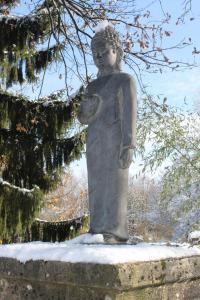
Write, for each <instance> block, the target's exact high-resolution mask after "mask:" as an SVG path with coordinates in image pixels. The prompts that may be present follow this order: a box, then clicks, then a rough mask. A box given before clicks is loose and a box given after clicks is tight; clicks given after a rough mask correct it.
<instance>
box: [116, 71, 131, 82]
mask: <svg viewBox="0 0 200 300" xmlns="http://www.w3.org/2000/svg"><path fill="white" fill-rule="evenodd" d="M118 76H119V79H120V80H123V81H125V82H126V81H133V82H135V80H134V78H133V76H131V75H130V74H128V73H124V72H120V73H119V74H118Z"/></svg>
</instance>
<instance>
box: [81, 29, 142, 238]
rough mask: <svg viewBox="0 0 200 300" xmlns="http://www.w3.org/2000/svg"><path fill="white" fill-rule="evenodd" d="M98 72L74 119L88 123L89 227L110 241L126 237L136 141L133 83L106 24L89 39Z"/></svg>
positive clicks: (116, 40)
mask: <svg viewBox="0 0 200 300" xmlns="http://www.w3.org/2000/svg"><path fill="white" fill-rule="evenodd" d="M91 48H92V53H93V59H94V62H95V65H96V66H97V68H98V70H99V72H98V77H97V79H95V80H93V81H92V82H91V83H89V84H88V86H87V89H86V93H85V95H84V99H83V100H82V101H81V104H80V109H79V113H78V119H79V121H80V122H81V123H82V124H88V128H87V143H86V157H87V170H88V190H89V210H90V231H89V232H90V233H92V234H97V233H102V234H103V236H104V241H105V242H108V243H118V242H126V241H127V240H128V230H127V190H128V173H129V166H130V164H131V161H132V154H133V148H134V147H135V145H136V115H137V112H136V106H137V99H136V87H135V83H134V80H133V78H132V77H131V76H130V75H129V74H126V73H122V72H121V61H122V57H123V50H122V44H121V41H120V39H119V35H118V33H117V32H116V31H115V30H114V28H113V27H112V26H110V25H108V26H107V27H106V28H105V29H103V30H100V31H99V32H97V33H96V34H95V35H94V37H93V39H92V43H91Z"/></svg>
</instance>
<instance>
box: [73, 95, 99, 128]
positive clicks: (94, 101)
mask: <svg viewBox="0 0 200 300" xmlns="http://www.w3.org/2000/svg"><path fill="white" fill-rule="evenodd" d="M101 103H102V100H101V98H100V97H99V96H98V95H97V94H85V95H84V96H83V99H82V101H81V103H80V108H79V113H78V118H79V120H80V121H81V123H85V124H88V123H90V122H92V121H93V120H94V119H95V117H96V116H97V114H98V113H99V111H100V108H101Z"/></svg>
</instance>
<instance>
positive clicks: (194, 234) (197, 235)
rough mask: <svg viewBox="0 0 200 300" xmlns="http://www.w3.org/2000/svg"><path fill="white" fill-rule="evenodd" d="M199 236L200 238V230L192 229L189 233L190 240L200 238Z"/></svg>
mask: <svg viewBox="0 0 200 300" xmlns="http://www.w3.org/2000/svg"><path fill="white" fill-rule="evenodd" d="M198 238H200V231H199V230H195V231H192V232H190V234H189V235H188V239H189V241H190V240H192V239H198Z"/></svg>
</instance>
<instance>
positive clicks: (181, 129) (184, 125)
mask: <svg viewBox="0 0 200 300" xmlns="http://www.w3.org/2000/svg"><path fill="white" fill-rule="evenodd" d="M199 125H200V114H199V113H191V112H184V113H183V112H182V111H181V110H180V109H177V108H173V107H169V106H168V105H167V104H166V103H165V101H164V102H163V103H161V104H159V102H155V101H154V100H153V99H152V97H147V98H145V99H144V101H143V102H142V105H141V106H140V107H139V121H138V148H137V154H139V155H141V157H142V159H143V170H142V171H143V172H145V171H147V170H150V171H152V172H153V171H155V170H156V169H157V168H158V167H161V166H163V163H164V162H166V160H168V164H167V166H166V167H165V171H164V172H163V192H162V196H163V199H164V198H165V199H170V198H171V197H173V196H174V195H176V194H178V193H180V192H183V191H187V190H188V189H189V188H190V187H192V186H193V187H194V185H195V186H196V188H197V189H198V188H199V185H200V167H199V160H200V151H199V150H200V149H199V145H200V135H199ZM147 147H148V148H149V150H148V151H147V150H146V148H147Z"/></svg>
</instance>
